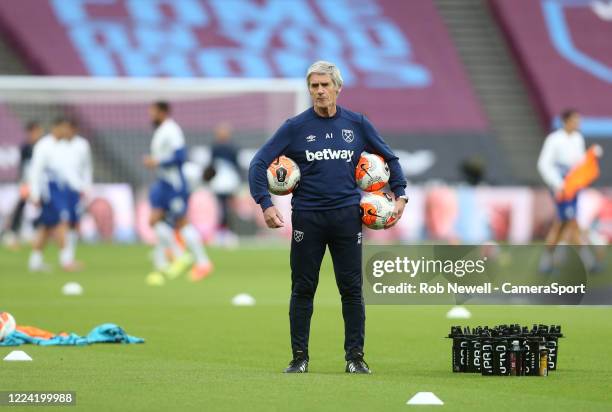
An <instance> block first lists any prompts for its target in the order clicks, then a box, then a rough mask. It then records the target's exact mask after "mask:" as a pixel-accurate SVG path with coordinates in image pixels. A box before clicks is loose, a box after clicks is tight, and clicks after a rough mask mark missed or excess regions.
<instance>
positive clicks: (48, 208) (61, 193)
mask: <svg viewBox="0 0 612 412" xmlns="http://www.w3.org/2000/svg"><path fill="white" fill-rule="evenodd" d="M69 220H70V210H69V206H68V194H67V190H66V189H65V188H63V187H61V186H59V185H58V184H56V183H49V198H48V199H47V200H44V201H43V202H42V204H41V208H40V215H39V216H38V217H37V218H36V220H35V221H34V225H35V226H44V227H54V226H57V225H58V224H59V223H61V222H68V221H69Z"/></svg>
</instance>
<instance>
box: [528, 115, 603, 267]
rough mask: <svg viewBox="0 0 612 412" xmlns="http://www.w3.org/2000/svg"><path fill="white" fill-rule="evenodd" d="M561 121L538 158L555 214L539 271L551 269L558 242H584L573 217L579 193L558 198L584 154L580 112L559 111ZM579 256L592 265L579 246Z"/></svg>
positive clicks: (576, 243) (588, 254)
mask: <svg viewBox="0 0 612 412" xmlns="http://www.w3.org/2000/svg"><path fill="white" fill-rule="evenodd" d="M561 120H562V122H563V126H562V127H561V128H560V129H559V130H556V131H554V132H552V133H551V134H549V135H548V137H546V140H545V141H544V145H543V147H542V151H541V152H540V157H539V159H538V171H539V172H540V175H541V176H542V179H543V180H544V183H546V185H547V186H548V187H549V189H550V191H551V193H552V195H553V198H554V201H555V205H556V208H557V216H558V220H556V221H555V222H554V223H553V226H552V227H551V229H550V231H549V232H548V235H547V237H546V251H545V252H544V254H543V255H542V258H541V260H540V271H542V272H550V271H551V270H552V269H553V253H554V250H555V247H556V246H557V245H558V244H559V243H560V242H561V241H563V240H566V241H568V242H569V243H570V244H572V245H583V244H584V242H583V240H582V237H581V232H580V228H579V226H578V223H577V220H576V216H577V214H578V211H577V206H578V194H576V196H574V197H573V198H572V199H561V197H560V194H561V192H562V190H563V187H564V178H565V176H566V175H567V174H568V173H569V172H570V171H571V170H572V169H573V168H574V167H575V166H577V165H578V164H579V163H580V162H582V160H583V159H584V157H585V153H586V149H585V142H584V137H583V136H582V134H581V133H580V132H579V131H578V129H579V127H580V114H579V113H578V111H576V110H574V109H568V110H565V111H563V113H561ZM581 257H582V259H583V261H584V263H585V264H586V265H587V267H589V266H590V265H592V264H593V257H592V255H591V254H590V252H589V251H588V249H586V248H582V249H581Z"/></svg>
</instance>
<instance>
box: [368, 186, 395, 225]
mask: <svg viewBox="0 0 612 412" xmlns="http://www.w3.org/2000/svg"><path fill="white" fill-rule="evenodd" d="M359 207H360V208H361V221H362V222H363V224H364V225H366V226H367V227H369V228H370V229H384V228H385V225H387V224H388V223H391V222H392V221H393V219H394V217H393V211H394V210H395V202H394V201H393V196H392V195H390V194H389V193H385V192H380V191H379V192H370V193H366V194H365V196H363V197H362V198H361V202H360V203H359Z"/></svg>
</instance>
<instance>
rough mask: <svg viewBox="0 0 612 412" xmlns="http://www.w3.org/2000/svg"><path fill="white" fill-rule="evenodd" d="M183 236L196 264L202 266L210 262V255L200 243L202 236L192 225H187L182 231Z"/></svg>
mask: <svg viewBox="0 0 612 412" xmlns="http://www.w3.org/2000/svg"><path fill="white" fill-rule="evenodd" d="M181 236H183V240H184V241H185V244H186V245H187V249H189V251H190V252H191V253H192V254H193V256H194V257H195V260H196V264H198V265H201V264H204V263H207V262H208V255H206V251H205V250H204V246H202V242H201V241H200V235H199V234H198V231H197V230H196V229H195V228H194V227H193V226H191V225H185V226H184V227H183V228H182V229H181Z"/></svg>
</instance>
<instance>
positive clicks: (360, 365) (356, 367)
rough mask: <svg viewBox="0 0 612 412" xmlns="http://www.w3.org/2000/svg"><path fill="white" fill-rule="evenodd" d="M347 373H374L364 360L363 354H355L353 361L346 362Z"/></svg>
mask: <svg viewBox="0 0 612 412" xmlns="http://www.w3.org/2000/svg"><path fill="white" fill-rule="evenodd" d="M345 372H346V373H364V374H370V373H372V371H371V370H370V367H369V366H368V364H367V363H366V361H364V360H363V353H355V354H354V355H353V357H352V358H351V359H349V360H348V361H346V369H345Z"/></svg>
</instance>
